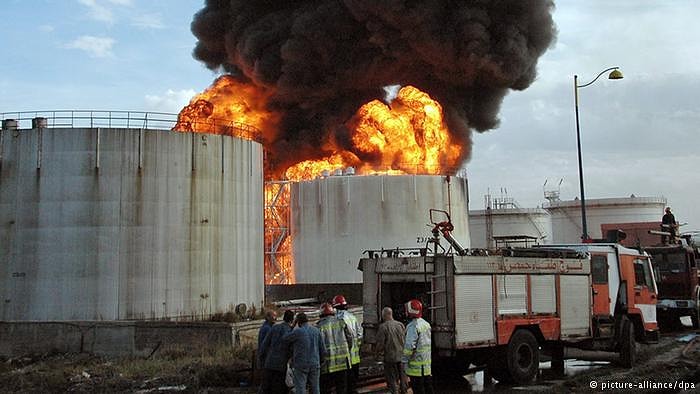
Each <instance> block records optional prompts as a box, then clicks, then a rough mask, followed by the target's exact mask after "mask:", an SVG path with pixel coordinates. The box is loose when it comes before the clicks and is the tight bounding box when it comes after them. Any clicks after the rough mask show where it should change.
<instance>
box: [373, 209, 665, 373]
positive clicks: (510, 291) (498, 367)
mask: <svg viewBox="0 0 700 394" xmlns="http://www.w3.org/2000/svg"><path fill="white" fill-rule="evenodd" d="M436 214H442V215H444V216H445V217H446V219H445V220H443V221H436V220H432V219H433V217H434V216H435V215H436ZM431 222H432V223H433V226H434V227H433V236H432V237H431V238H430V241H429V243H430V245H426V247H425V248H418V249H393V250H382V251H367V253H368V257H367V258H363V259H361V260H360V264H359V269H361V270H362V272H363V304H364V312H363V314H364V316H363V317H364V323H363V326H364V327H365V336H364V341H365V342H366V343H369V344H372V343H374V340H375V335H376V330H377V327H378V324H379V323H380V322H381V319H380V312H381V309H382V308H383V307H384V306H391V307H394V310H395V311H396V312H400V311H401V308H400V307H399V306H400V305H402V304H403V303H404V302H406V301H407V300H409V299H412V298H419V299H421V300H422V301H423V302H424V311H426V312H424V318H426V320H428V321H429V322H430V323H431V326H432V331H433V333H432V340H433V353H434V360H433V362H434V364H438V365H434V367H433V370H434V371H439V372H440V371H441V372H444V371H446V370H447V369H449V370H451V371H453V372H456V373H462V374H463V373H464V372H466V370H467V369H468V368H469V366H470V364H474V365H476V366H486V368H487V371H488V372H489V373H490V375H491V376H492V377H494V378H496V379H497V380H499V381H501V382H516V383H527V382H529V381H531V380H532V379H533V378H534V377H535V376H536V375H537V372H538V369H539V360H540V349H543V350H544V351H546V352H547V353H549V354H550V355H551V357H552V359H553V366H554V367H555V368H557V369H563V357H564V351H563V349H564V347H566V346H570V347H577V348H583V349H594V350H606V351H614V352H619V353H620V361H621V363H622V364H623V365H626V366H631V365H632V364H634V361H635V349H636V342H653V341H656V340H658V329H657V326H656V305H655V304H656V286H655V284H654V275H653V272H652V268H651V264H650V261H649V258H648V256H647V255H646V254H644V253H640V252H639V251H637V250H633V249H628V248H625V247H622V246H620V245H617V244H582V245H560V246H556V247H547V248H531V249H507V250H502V251H501V252H500V253H499V254H495V255H488V254H487V253H486V252H485V251H468V250H464V249H463V248H461V246H459V244H458V243H457V241H456V240H454V239H453V238H452V237H451V235H450V231H451V230H452V227H451V226H452V225H451V222H450V220H449V215H447V213H445V212H442V211H431ZM440 235H443V236H444V238H445V239H446V240H447V241H448V242H449V244H450V245H451V246H450V247H448V248H447V249H446V248H443V247H442V246H441V245H440ZM429 246H432V248H430V247H429ZM399 318H400V316H399Z"/></svg>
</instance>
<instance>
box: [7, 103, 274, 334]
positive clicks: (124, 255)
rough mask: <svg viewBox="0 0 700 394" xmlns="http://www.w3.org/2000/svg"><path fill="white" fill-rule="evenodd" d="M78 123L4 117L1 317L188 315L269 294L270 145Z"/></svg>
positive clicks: (250, 301) (251, 301) (220, 309)
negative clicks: (266, 210) (23, 122)
mask: <svg viewBox="0 0 700 394" xmlns="http://www.w3.org/2000/svg"><path fill="white" fill-rule="evenodd" d="M92 120H93V119H90V122H91V123H92ZM111 120H112V119H111V115H110V122H111ZM75 123H76V124H72V123H71V124H69V125H68V127H65V125H64V126H63V127H58V126H56V127H53V126H49V125H47V122H46V119H44V118H38V119H35V122H33V127H32V128H28V127H27V128H22V127H20V125H18V122H17V121H15V120H9V119H5V120H3V128H2V134H0V166H1V167H0V261H1V262H2V264H1V265H0V269H1V270H2V272H0V296H1V297H2V303H1V304H0V317H1V318H2V320H118V319H144V318H145V319H155V318H158V319H161V318H170V319H177V318H187V317H196V316H204V315H208V314H211V313H215V312H224V311H228V310H230V309H231V308H234V307H235V305H236V304H239V303H245V304H248V305H250V304H258V305H259V304H260V303H261V302H262V301H263V296H264V284H263V197H262V190H263V174H262V165H263V162H262V159H263V152H262V146H261V145H260V144H259V143H257V142H254V141H250V140H246V139H240V138H235V137H231V136H226V135H207V134H197V133H178V132H171V131H165V130H154V129H148V126H146V128H133V126H127V127H116V126H113V127H105V128H103V127H78V126H77V122H75ZM131 123H132V124H133V121H132V122H131Z"/></svg>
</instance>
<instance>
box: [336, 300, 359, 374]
mask: <svg viewBox="0 0 700 394" xmlns="http://www.w3.org/2000/svg"><path fill="white" fill-rule="evenodd" d="M337 317H338V319H343V321H344V322H345V324H346V325H347V326H348V329H349V330H350V334H352V348H351V349H350V361H351V363H352V365H355V364H359V363H360V345H361V344H362V326H360V324H359V323H358V322H357V318H356V317H355V316H354V315H353V314H352V313H350V312H348V311H345V310H339V311H338V313H337Z"/></svg>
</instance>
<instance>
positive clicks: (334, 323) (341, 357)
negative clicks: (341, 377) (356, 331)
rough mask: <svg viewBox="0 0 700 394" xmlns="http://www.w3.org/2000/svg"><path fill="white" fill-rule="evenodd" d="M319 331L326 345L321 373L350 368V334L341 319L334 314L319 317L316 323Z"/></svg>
mask: <svg viewBox="0 0 700 394" xmlns="http://www.w3.org/2000/svg"><path fill="white" fill-rule="evenodd" d="M316 326H317V327H318V329H319V330H320V331H321V339H322V340H323V344H324V346H325V347H326V353H325V360H326V361H325V363H323V364H322V365H321V373H322V374H324V373H333V372H338V371H344V370H346V369H349V368H350V347H349V346H350V345H349V344H351V343H352V335H351V334H350V330H348V327H347V325H346V324H345V322H344V321H343V320H340V319H338V318H336V317H335V316H326V317H323V318H321V320H319V321H318V323H317V324H316Z"/></svg>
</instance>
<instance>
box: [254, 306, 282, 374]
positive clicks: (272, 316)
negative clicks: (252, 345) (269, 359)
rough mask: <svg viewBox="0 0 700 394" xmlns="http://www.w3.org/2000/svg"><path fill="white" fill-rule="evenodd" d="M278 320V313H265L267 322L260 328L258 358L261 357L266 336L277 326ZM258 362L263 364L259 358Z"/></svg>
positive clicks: (271, 311) (269, 311) (268, 311)
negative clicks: (261, 348)
mask: <svg viewBox="0 0 700 394" xmlns="http://www.w3.org/2000/svg"><path fill="white" fill-rule="evenodd" d="M276 320H277V312H275V311H273V310H267V311H266V312H265V321H264V322H263V324H262V326H260V330H258V356H260V347H261V346H262V343H263V341H264V340H265V336H267V334H268V333H269V332H270V329H271V328H272V326H273V325H274V324H275V321H276ZM258 360H259V361H261V363H262V360H263V358H261V357H258Z"/></svg>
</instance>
